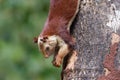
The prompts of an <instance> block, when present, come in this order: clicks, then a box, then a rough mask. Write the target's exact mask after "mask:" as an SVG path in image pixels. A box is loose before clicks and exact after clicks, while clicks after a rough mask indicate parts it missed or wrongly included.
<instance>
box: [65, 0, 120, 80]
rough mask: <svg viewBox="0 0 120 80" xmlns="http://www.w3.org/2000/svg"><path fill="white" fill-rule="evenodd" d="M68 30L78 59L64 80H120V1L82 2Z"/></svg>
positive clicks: (92, 0) (88, 0) (97, 0)
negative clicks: (73, 39)
mask: <svg viewBox="0 0 120 80" xmlns="http://www.w3.org/2000/svg"><path fill="white" fill-rule="evenodd" d="M73 28H74V29H73ZM71 30H73V31H72V33H73V35H74V37H75V38H76V45H75V48H76V50H77V52H78V56H77V57H78V59H77V61H76V62H75V64H74V65H75V68H74V70H73V71H72V72H69V73H65V74H63V80H120V43H119V41H120V36H119V35H120V0H81V2H80V10H79V13H78V15H77V16H76V19H75V20H74V23H73V25H72V29H71ZM64 65H65V64H64Z"/></svg>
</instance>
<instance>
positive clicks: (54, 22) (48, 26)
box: [40, 0, 78, 45]
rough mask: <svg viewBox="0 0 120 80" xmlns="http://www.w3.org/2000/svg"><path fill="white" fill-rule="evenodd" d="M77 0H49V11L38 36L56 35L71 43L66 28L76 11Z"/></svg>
mask: <svg viewBox="0 0 120 80" xmlns="http://www.w3.org/2000/svg"><path fill="white" fill-rule="evenodd" d="M77 6H78V0H50V9H49V10H50V11H49V15H48V18H47V21H46V23H45V26H44V28H43V30H42V33H41V34H40V36H42V37H44V36H52V35H58V36H59V37H61V38H62V39H63V40H64V41H65V42H66V43H68V44H70V45H72V44H73V40H72V37H71V36H70V32H69V31H68V30H67V29H68V27H70V26H68V24H69V22H70V20H71V19H72V18H73V16H74V15H75V13H76V10H77Z"/></svg>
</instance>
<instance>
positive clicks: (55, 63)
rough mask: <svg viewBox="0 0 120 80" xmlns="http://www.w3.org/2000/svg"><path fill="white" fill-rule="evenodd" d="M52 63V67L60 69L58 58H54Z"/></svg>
mask: <svg viewBox="0 0 120 80" xmlns="http://www.w3.org/2000/svg"><path fill="white" fill-rule="evenodd" d="M52 63H53V65H54V66H56V67H60V65H61V63H62V60H61V59H60V58H56V59H55V60H54V61H53V62H52Z"/></svg>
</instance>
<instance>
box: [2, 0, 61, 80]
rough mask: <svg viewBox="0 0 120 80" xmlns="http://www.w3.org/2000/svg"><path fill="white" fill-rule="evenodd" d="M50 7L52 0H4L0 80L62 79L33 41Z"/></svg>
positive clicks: (50, 59)
mask: <svg viewBox="0 0 120 80" xmlns="http://www.w3.org/2000/svg"><path fill="white" fill-rule="evenodd" d="M48 9H49V0H0V80H60V70H61V69H59V68H55V67H53V65H52V64H51V61H52V57H51V58H49V59H45V58H44V57H43V56H42V54H41V53H40V52H39V50H38V47H37V45H36V44H34V43H33V38H34V37H35V36H38V35H39V33H40V31H41V29H42V27H43V25H44V22H45V20H46V17H47V14H48Z"/></svg>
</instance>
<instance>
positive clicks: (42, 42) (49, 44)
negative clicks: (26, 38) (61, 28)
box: [35, 36, 57, 58]
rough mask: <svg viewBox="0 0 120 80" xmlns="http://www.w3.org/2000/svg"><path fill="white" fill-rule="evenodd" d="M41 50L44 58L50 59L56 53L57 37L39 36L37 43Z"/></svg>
mask: <svg viewBox="0 0 120 80" xmlns="http://www.w3.org/2000/svg"><path fill="white" fill-rule="evenodd" d="M35 42H37V43H38V47H39V49H40V50H41V51H42V53H43V55H44V57H46V58H48V57H49V56H50V55H51V54H53V53H55V48H56V46H57V38H56V36H43V37H41V36H39V37H38V39H37V41H36V40H35Z"/></svg>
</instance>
